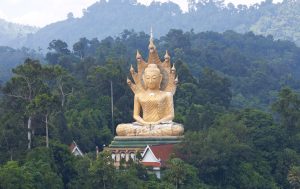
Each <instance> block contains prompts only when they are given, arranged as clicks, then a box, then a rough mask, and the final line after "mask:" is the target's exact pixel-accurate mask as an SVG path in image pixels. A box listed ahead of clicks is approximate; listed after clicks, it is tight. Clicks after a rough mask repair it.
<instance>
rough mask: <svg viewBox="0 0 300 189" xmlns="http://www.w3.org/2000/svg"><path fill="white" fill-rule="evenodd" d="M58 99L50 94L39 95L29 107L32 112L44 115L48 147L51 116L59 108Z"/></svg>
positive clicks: (47, 144) (47, 145)
mask: <svg viewBox="0 0 300 189" xmlns="http://www.w3.org/2000/svg"><path fill="white" fill-rule="evenodd" d="M58 104H59V102H58V99H57V97H55V96H51V95H48V94H40V95H37V96H36V97H35V98H34V99H33V101H32V102H31V103H30V104H29V105H28V107H27V109H28V111H29V112H31V114H41V115H43V116H44V118H45V120H44V122H45V129H46V147H47V148H48V147H49V116H50V115H51V114H52V113H54V112H55V111H56V110H57V109H58V108H57V107H58Z"/></svg>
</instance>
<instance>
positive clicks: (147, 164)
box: [142, 162, 160, 167]
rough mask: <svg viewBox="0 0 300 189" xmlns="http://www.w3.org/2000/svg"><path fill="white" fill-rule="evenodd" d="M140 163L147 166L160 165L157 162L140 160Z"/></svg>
mask: <svg viewBox="0 0 300 189" xmlns="http://www.w3.org/2000/svg"><path fill="white" fill-rule="evenodd" d="M142 164H143V165H144V166H149V167H160V163H159V162H142Z"/></svg>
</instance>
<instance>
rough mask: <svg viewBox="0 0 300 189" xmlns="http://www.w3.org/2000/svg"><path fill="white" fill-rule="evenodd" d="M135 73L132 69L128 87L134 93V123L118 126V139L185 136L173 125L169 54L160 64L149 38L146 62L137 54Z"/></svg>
mask: <svg viewBox="0 0 300 189" xmlns="http://www.w3.org/2000/svg"><path fill="white" fill-rule="evenodd" d="M136 59H137V62H138V73H136V72H135V70H134V68H133V67H132V66H131V68H130V73H131V76H132V78H133V80H134V83H133V82H132V81H131V80H130V79H128V78H127V83H128V85H129V86H130V88H131V89H132V91H133V92H134V94H135V95H134V111H133V118H134V119H135V120H136V122H134V123H128V124H119V125H118V126H117V129H116V131H117V135H118V136H180V135H182V134H183V132H184V128H183V126H182V125H181V124H178V123H174V122H172V120H173V119H174V105H173V95H174V94H175V91H176V84H177V81H178V79H177V78H176V73H175V71H176V70H175V67H174V65H173V67H171V63H170V56H169V55H168V52H166V55H165V61H164V62H163V63H162V62H161V61H160V59H159V56H158V54H157V51H156V47H155V45H154V43H153V37H152V34H151V38H150V44H149V58H148V63H146V62H145V61H144V60H143V58H142V56H141V54H140V53H139V52H138V51H137V56H136Z"/></svg>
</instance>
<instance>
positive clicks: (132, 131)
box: [116, 122, 184, 136]
mask: <svg viewBox="0 0 300 189" xmlns="http://www.w3.org/2000/svg"><path fill="white" fill-rule="evenodd" d="M116 131H117V135H118V136H181V135H183V132H184V128H183V126H182V125H181V124H178V123H174V122H171V123H164V124H157V125H139V124H135V123H125V124H119V125H118V126H117V129H116Z"/></svg>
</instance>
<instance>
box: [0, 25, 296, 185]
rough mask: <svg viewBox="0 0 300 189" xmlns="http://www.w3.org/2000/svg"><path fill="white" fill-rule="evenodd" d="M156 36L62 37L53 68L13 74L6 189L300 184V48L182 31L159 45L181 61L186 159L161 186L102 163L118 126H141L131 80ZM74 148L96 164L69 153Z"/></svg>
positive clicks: (3, 157)
mask: <svg viewBox="0 0 300 189" xmlns="http://www.w3.org/2000/svg"><path fill="white" fill-rule="evenodd" d="M149 37H150V36H149V35H147V34H145V33H143V32H139V33H137V32H134V31H129V30H125V31H123V32H122V34H121V35H120V36H118V37H115V38H113V37H107V38H105V39H103V40H101V41H99V40H98V39H96V38H94V39H87V38H81V39H79V40H78V41H77V42H76V43H74V44H73V45H72V46H69V45H68V44H67V43H66V42H64V41H62V40H59V39H54V40H52V41H51V42H50V43H49V47H48V49H49V51H48V53H47V54H46V57H45V62H46V63H41V62H40V61H39V60H36V59H26V60H25V61H24V63H22V64H20V65H18V66H16V67H15V68H13V69H12V74H13V75H12V77H11V78H8V79H7V80H6V81H3V83H2V85H1V97H0V98H1V100H0V164H1V165H0V188H44V187H43V186H45V185H46V184H47V186H49V188H78V187H79V188H82V187H83V188H105V187H107V188H174V187H175V186H177V187H179V188H212V189H214V188H228V189H229V188H241V187H243V188H249V189H250V188H274V189H275V188H287V189H289V188H291V189H292V188H297V187H298V186H299V184H300V183H299V170H300V168H299V167H300V164H299V163H300V155H299V152H300V151H299V150H300V149H299V146H300V145H299V133H300V127H299V121H300V119H299V118H300V94H299V93H298V91H299V86H300V85H299V79H300V78H299V75H300V74H299V71H300V69H299V68H300V64H299V61H300V57H299V56H300V53H299V52H300V48H298V47H297V46H296V45H295V44H294V43H292V42H288V41H281V40H274V39H273V37H271V36H268V37H264V36H260V35H254V34H253V33H251V32H250V33H246V34H238V33H236V32H233V31H226V32H224V33H222V34H221V33H216V32H202V33H195V32H194V31H189V32H183V31H182V30H174V29H173V30H170V31H169V32H168V33H167V34H166V35H165V36H162V37H161V38H159V39H156V40H155V44H156V46H157V49H158V52H159V53H160V57H163V55H164V53H165V50H168V51H169V53H170V55H171V58H172V59H171V61H172V63H175V67H176V70H177V73H178V75H179V85H178V88H177V92H176V95H175V97H174V100H175V120H174V121H176V122H179V123H183V124H184V126H185V130H186V134H185V139H184V140H183V142H182V143H181V144H180V145H178V146H177V147H176V151H177V152H178V153H179V154H182V156H180V157H177V158H172V159H170V160H169V169H166V170H165V172H164V177H163V178H162V179H161V180H157V179H156V178H154V177H153V175H151V174H149V173H147V171H146V169H145V168H144V167H142V166H141V165H140V164H138V163H133V164H131V165H130V166H128V167H127V168H124V170H126V171H122V170H121V171H120V170H115V169H114V167H112V164H111V159H110V158H107V154H105V153H101V154H100V157H99V158H98V159H96V158H95V147H96V146H98V147H99V148H100V150H101V149H102V148H103V146H104V145H108V144H110V142H111V140H112V138H113V136H114V133H115V132H114V131H115V126H116V125H117V124H118V123H126V122H132V121H133V120H132V117H131V115H132V109H133V107H132V106H133V94H132V93H131V91H130V89H129V88H128V87H127V84H126V77H127V76H128V74H129V68H130V65H131V64H132V65H134V66H135V65H136V64H135V53H136V50H137V49H139V50H140V52H141V54H142V55H143V56H144V58H146V56H147V53H148V49H147V47H148V43H149ZM111 83H112V84H113V90H114V96H113V97H114V102H115V103H114V107H113V109H114V117H112V116H111V109H110V103H111V96H110V95H111V88H110V85H111ZM298 131H299V133H298ZM73 140H74V141H76V143H77V144H78V145H79V146H80V148H81V149H82V151H83V152H84V153H85V154H86V156H85V157H84V158H75V157H73V156H72V155H71V153H70V152H69V150H68V148H67V145H69V144H70V143H71V142H72V141H73ZM178 170H185V172H180V174H178V172H176V171H178ZM178 175H180V176H178ZM99 178H103V179H99ZM16 179H17V181H16ZM12 183H14V184H12Z"/></svg>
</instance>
